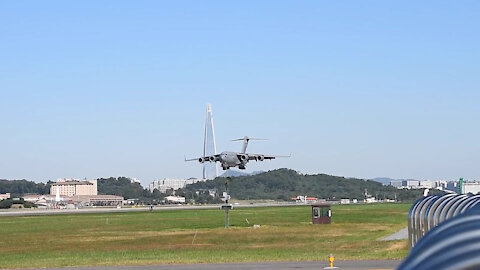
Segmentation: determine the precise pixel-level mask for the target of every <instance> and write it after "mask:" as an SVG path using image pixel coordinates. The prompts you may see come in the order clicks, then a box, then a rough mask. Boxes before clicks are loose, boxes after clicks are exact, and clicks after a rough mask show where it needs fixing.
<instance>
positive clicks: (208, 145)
mask: <svg viewBox="0 0 480 270" xmlns="http://www.w3.org/2000/svg"><path fill="white" fill-rule="evenodd" d="M216 154H217V146H216V144H215V129H214V128H213V115H212V106H211V105H210V104H207V117H206V119H205V134H204V139H203V156H204V157H206V156H212V155H216ZM217 176H218V166H217V163H216V162H213V163H210V162H204V163H203V179H214V178H215V177H217Z"/></svg>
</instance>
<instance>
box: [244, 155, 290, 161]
mask: <svg viewBox="0 0 480 270" xmlns="http://www.w3.org/2000/svg"><path fill="white" fill-rule="evenodd" d="M247 155H248V160H255V161H263V160H272V159H275V158H289V157H291V156H292V154H290V155H288V156H279V155H263V154H247Z"/></svg>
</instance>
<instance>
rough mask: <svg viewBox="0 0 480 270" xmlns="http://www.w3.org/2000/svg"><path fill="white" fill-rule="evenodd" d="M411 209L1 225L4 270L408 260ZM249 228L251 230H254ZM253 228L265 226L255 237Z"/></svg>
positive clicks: (9, 220) (304, 209)
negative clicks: (328, 220) (401, 235)
mask: <svg viewBox="0 0 480 270" xmlns="http://www.w3.org/2000/svg"><path fill="white" fill-rule="evenodd" d="M409 207H410V205H408V204H374V205H339V206H334V207H333V209H332V215H333V217H332V220H333V223H332V224H330V225H312V224H311V222H310V221H311V208H310V207H309V206H295V207H270V208H243V209H242V208H238V209H234V210H232V211H231V212H230V222H231V228H230V229H224V228H223V225H224V212H223V211H221V210H179V211H157V212H152V213H150V212H138V213H137V212H135V213H133V212H132V213H110V214H77V215H54V216H30V217H2V218H0V268H26V267H54V266H55V267H59V266H86V265H134V264H171V263H217V262H249V261H304V260H326V258H327V256H328V254H330V253H333V254H334V255H335V258H336V259H338V260H342V259H402V258H404V257H405V256H406V254H407V241H406V240H402V241H388V242H384V241H380V240H379V239H380V238H382V237H384V236H387V235H390V234H392V233H394V232H396V231H398V230H400V229H402V228H403V227H405V226H406V224H407V221H406V215H407V212H408V209H409ZM247 220H248V222H247ZM253 224H259V225H261V227H260V228H257V229H253V228H252V225H253Z"/></svg>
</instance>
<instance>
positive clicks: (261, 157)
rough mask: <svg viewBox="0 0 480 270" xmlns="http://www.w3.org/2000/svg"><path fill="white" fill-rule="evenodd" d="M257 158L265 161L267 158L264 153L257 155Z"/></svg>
mask: <svg viewBox="0 0 480 270" xmlns="http://www.w3.org/2000/svg"><path fill="white" fill-rule="evenodd" d="M257 159H258V160H259V161H263V160H265V156H264V155H259V156H258V157H257Z"/></svg>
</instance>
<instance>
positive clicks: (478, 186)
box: [463, 182, 480, 194]
mask: <svg viewBox="0 0 480 270" xmlns="http://www.w3.org/2000/svg"><path fill="white" fill-rule="evenodd" d="M479 192H480V182H465V183H463V193H464V194H467V193H472V194H477V193H479Z"/></svg>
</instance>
